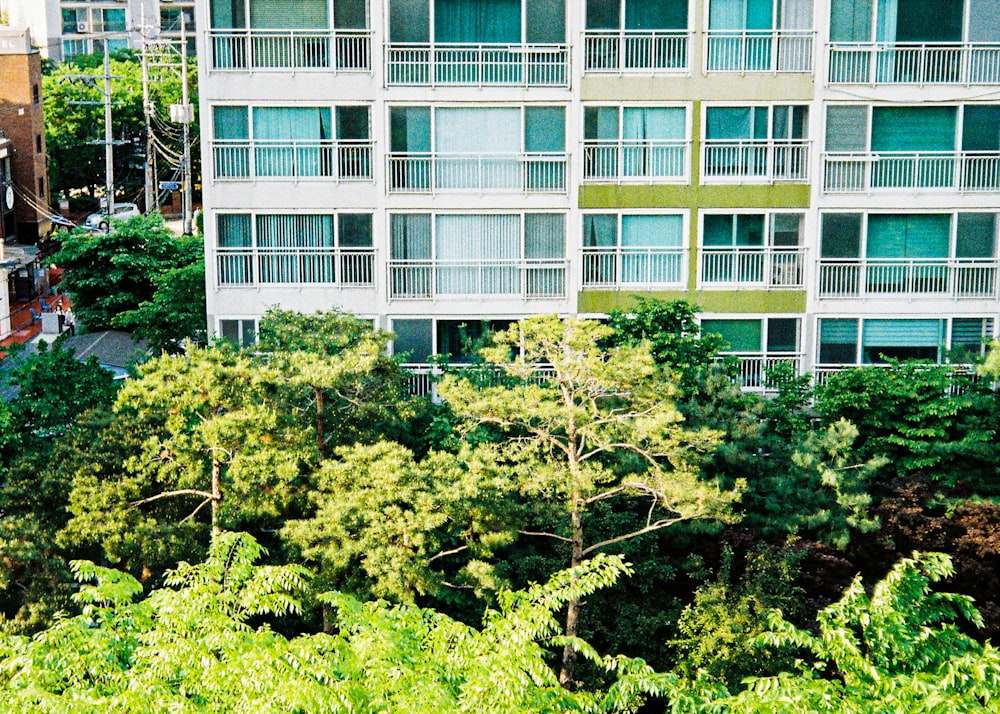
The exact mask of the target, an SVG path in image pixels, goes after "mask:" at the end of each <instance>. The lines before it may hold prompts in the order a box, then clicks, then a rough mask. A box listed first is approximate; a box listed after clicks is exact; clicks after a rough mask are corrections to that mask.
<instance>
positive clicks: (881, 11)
mask: <svg viewBox="0 0 1000 714" xmlns="http://www.w3.org/2000/svg"><path fill="white" fill-rule="evenodd" d="M907 1H908V0H903V2H907ZM898 14H899V0H878V17H877V18H876V26H875V40H876V41H877V42H888V43H892V42H895V41H896V16H897V15H898Z"/></svg>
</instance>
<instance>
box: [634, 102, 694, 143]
mask: <svg viewBox="0 0 1000 714" xmlns="http://www.w3.org/2000/svg"><path fill="white" fill-rule="evenodd" d="M685 131H686V120H685V110H684V108H683V107H626V108H625V109H624V110H623V116H622V138H623V139H637V140H645V139H651V140H657V139H683V138H684V134H685Z"/></svg>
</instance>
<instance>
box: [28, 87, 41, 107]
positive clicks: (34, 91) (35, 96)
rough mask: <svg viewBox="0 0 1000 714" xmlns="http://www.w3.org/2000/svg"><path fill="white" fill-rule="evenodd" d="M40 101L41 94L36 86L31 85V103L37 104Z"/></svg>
mask: <svg viewBox="0 0 1000 714" xmlns="http://www.w3.org/2000/svg"><path fill="white" fill-rule="evenodd" d="M41 101H42V92H41V90H40V89H39V87H38V85H37V84H32V85H31V103H32V104H38V103H39V102H41Z"/></svg>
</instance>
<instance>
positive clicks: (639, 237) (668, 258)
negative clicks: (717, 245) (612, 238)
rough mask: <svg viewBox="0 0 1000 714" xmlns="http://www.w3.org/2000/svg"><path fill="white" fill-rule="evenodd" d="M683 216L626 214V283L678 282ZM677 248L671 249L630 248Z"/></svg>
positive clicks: (624, 243)
mask: <svg viewBox="0 0 1000 714" xmlns="http://www.w3.org/2000/svg"><path fill="white" fill-rule="evenodd" d="M683 223H684V221H683V219H682V218H681V217H680V216H629V215H626V216H622V235H621V245H622V248H623V249H625V250H623V251H622V268H621V280H622V282H623V283H678V282H680V280H681V252H680V250H679V249H680V248H681V246H682V245H683V240H684V236H683V229H682V227H683ZM630 248H631V249H637V248H639V249H641V248H676V249H678V250H672V251H670V252H662V251H652V252H650V251H643V250H628V249H630Z"/></svg>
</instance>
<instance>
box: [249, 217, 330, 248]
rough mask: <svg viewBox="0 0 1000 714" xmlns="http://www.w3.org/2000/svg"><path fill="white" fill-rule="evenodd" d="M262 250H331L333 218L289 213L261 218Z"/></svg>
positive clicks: (260, 241) (260, 236)
mask: <svg viewBox="0 0 1000 714" xmlns="http://www.w3.org/2000/svg"><path fill="white" fill-rule="evenodd" d="M257 247H258V248H331V247H333V216H328V215H316V214H285V215H281V214H279V215H259V216H257Z"/></svg>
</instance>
